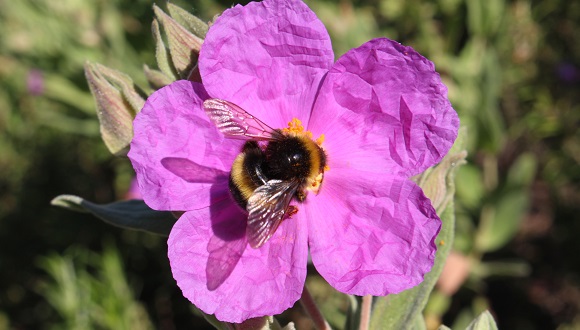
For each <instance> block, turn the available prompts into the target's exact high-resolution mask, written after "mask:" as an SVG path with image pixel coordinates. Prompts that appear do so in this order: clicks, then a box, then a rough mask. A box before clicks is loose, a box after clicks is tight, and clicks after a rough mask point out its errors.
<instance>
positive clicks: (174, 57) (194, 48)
mask: <svg viewBox="0 0 580 330" xmlns="http://www.w3.org/2000/svg"><path fill="white" fill-rule="evenodd" d="M153 10H154V11H155V16H156V17H157V20H158V22H159V24H160V25H161V28H162V30H163V32H164V34H165V37H166V40H167V43H168V45H169V47H168V48H169V55H170V56H171V61H172V64H173V67H174V68H175V70H176V71H177V73H178V74H179V76H180V77H182V78H185V77H187V76H188V75H189V73H190V72H191V69H192V68H193V67H194V65H195V63H197V57H198V55H199V50H200V49H201V45H202V43H203V39H201V38H200V37H198V36H196V35H194V34H193V33H191V32H189V31H188V30H187V29H186V28H185V27H183V26H182V25H180V24H179V23H178V22H177V21H176V20H175V19H173V18H171V16H169V15H167V14H166V13H165V12H163V10H161V9H160V8H159V7H157V6H153ZM175 10H176V9H175V8H173V11H175Z"/></svg>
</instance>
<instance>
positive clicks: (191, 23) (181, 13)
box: [167, 2, 209, 39]
mask: <svg viewBox="0 0 580 330" xmlns="http://www.w3.org/2000/svg"><path fill="white" fill-rule="evenodd" d="M167 10H168V11H169V15H171V17H172V18H173V19H175V20H176V21H177V22H178V23H179V24H181V25H182V26H183V27H185V28H186V29H187V30H189V31H190V32H192V33H193V34H195V35H196V36H198V37H200V38H202V39H204V38H205V35H206V34H207V30H208V29H209V27H208V25H207V23H206V22H204V21H202V20H201V19H200V18H199V17H197V16H195V15H192V14H191V13H189V12H188V11H187V10H184V9H183V8H181V7H178V6H176V5H174V4H172V3H171V2H168V3H167Z"/></svg>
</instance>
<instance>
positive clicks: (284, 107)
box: [199, 0, 334, 128]
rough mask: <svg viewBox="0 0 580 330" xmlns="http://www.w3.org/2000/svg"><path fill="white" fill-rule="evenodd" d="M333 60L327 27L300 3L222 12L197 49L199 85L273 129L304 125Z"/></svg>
mask: <svg viewBox="0 0 580 330" xmlns="http://www.w3.org/2000/svg"><path fill="white" fill-rule="evenodd" d="M333 61H334V53H333V52H332V45H331V43H330V37H329V36H328V32H327V31H326V28H325V27H324V25H323V24H322V22H320V20H318V18H317V17H316V15H315V14H314V12H312V11H311V10H310V8H308V6H306V5H305V4H304V3H303V2H302V1H300V0H283V1H273V0H265V1H263V2H252V3H249V4H248V5H246V6H239V5H238V6H236V7H234V8H231V9H229V10H226V11H225V12H224V13H223V14H222V15H221V16H220V17H219V18H218V19H217V20H216V22H215V23H214V24H213V25H212V26H211V28H210V29H209V32H208V34H207V36H206V39H205V41H204V44H203V46H202V49H201V53H200V59H199V69H200V73H201V76H202V80H203V84H204V86H205V88H206V90H207V91H208V93H209V94H210V95H211V96H212V97H214V98H221V99H225V100H228V101H230V102H233V103H236V104H237V105H239V106H241V107H242V108H244V109H245V110H246V111H248V112H250V113H251V114H252V115H254V116H256V117H258V118H260V119H261V120H262V121H264V122H265V123H266V124H268V125H270V126H271V127H273V128H282V127H286V125H287V123H288V122H289V121H290V120H291V119H292V118H293V117H296V118H298V119H300V120H302V121H303V122H304V123H305V124H306V123H307V121H308V117H309V116H310V111H311V109H312V104H313V102H314V98H315V95H316V92H317V91H318V87H319V84H320V82H321V80H322V77H323V76H324V74H326V73H327V72H328V70H329V69H330V67H331V66H332V63H333Z"/></svg>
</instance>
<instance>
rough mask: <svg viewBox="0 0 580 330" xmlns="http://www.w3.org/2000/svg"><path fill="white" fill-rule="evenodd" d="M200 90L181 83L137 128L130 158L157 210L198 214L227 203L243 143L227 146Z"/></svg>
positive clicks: (156, 101) (148, 106)
mask: <svg viewBox="0 0 580 330" xmlns="http://www.w3.org/2000/svg"><path fill="white" fill-rule="evenodd" d="M206 98H208V95H207V93H206V92H205V90H204V89H203V87H202V85H201V84H198V83H193V82H190V81H185V80H182V81H177V82H175V83H173V84H171V85H169V86H166V87H164V88H162V89H160V90H158V91H156V92H155V93H153V95H151V96H150V97H149V98H148V99H147V102H146V103H145V106H144V107H143V109H142V110H141V112H140V113H139V114H137V116H136V118H135V121H134V122H133V125H134V131H135V136H134V137H133V140H132V141H131V150H130V152H129V158H130V159H131V162H132V164H133V168H134V169H135V171H136V173H137V181H138V184H139V190H140V191H141V193H142V195H143V200H144V201H145V203H147V205H149V206H150V207H151V208H153V209H156V210H175V211H178V210H194V209H199V208H203V207H207V206H208V205H210V204H212V203H213V202H215V201H216V200H220V199H223V198H227V196H228V195H227V194H228V175H229V174H228V173H229V171H230V168H231V165H232V163H233V160H234V158H235V157H236V156H237V154H238V153H239V151H240V149H241V145H242V142H240V141H235V140H226V139H225V138H224V136H223V134H221V133H220V132H219V131H218V130H217V129H216V128H215V125H214V124H213V123H212V122H210V120H209V118H208V117H207V115H206V114H205V112H204V111H203V108H202V103H203V100H204V99H206Z"/></svg>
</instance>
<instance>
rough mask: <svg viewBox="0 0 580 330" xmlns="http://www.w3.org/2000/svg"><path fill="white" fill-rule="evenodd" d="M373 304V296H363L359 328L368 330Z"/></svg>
mask: <svg viewBox="0 0 580 330" xmlns="http://www.w3.org/2000/svg"><path fill="white" fill-rule="evenodd" d="M372 304H373V296H371V295H366V296H364V297H362V304H361V306H360V324H359V327H358V328H359V330H368V328H369V324H370V321H371V306H372Z"/></svg>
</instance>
